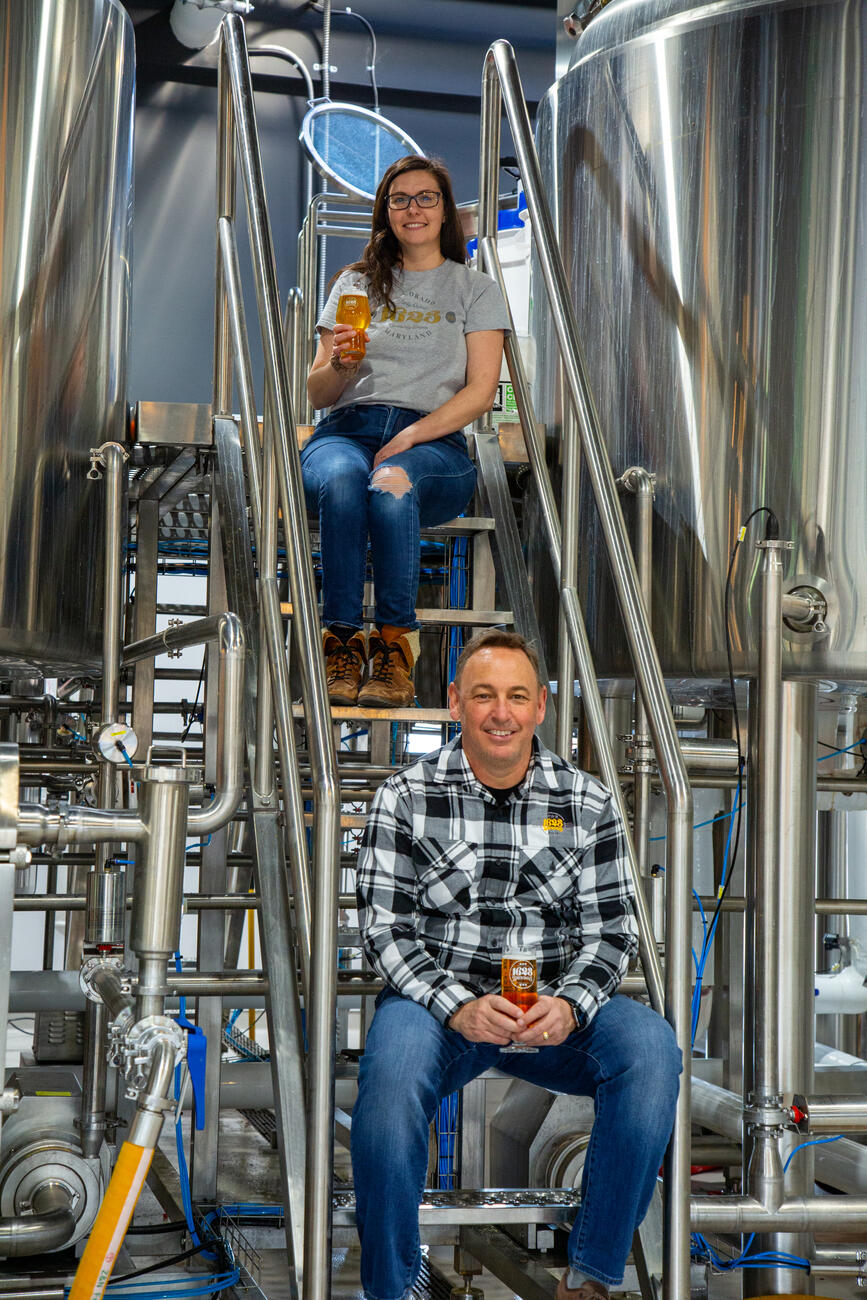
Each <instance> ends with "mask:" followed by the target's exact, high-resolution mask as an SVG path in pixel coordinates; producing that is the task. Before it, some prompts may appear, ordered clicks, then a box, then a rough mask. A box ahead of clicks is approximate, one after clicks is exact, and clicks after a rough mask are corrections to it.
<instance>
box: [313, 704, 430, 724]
mask: <svg viewBox="0 0 867 1300" xmlns="http://www.w3.org/2000/svg"><path fill="white" fill-rule="evenodd" d="M292 714H293V717H296V718H303V717H304V705H303V704H293V705H292ZM331 720H332V722H365V721H366V722H451V720H452V717H451V714H450V713H449V711H448V709H357V708H356V709H351V708H345V707H343V706H342V705H337V704H332V706H331Z"/></svg>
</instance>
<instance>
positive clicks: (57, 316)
mask: <svg viewBox="0 0 867 1300" xmlns="http://www.w3.org/2000/svg"><path fill="white" fill-rule="evenodd" d="M0 57H2V74H0V79H2V85H3V112H2V114H0V159H2V185H0V312H2V321H3V328H2V330H0V482H2V484H3V492H2V494H0V665H3V666H8V665H13V666H16V667H19V668H20V667H22V666H26V667H34V666H35V667H37V668H38V669H39V670H40V671H44V672H67V671H72V670H75V669H82V668H91V667H92V668H96V667H98V665H99V660H100V655H101V646H100V636H99V629H100V624H101V616H102V572H101V568H100V566H99V565H97V564H94V562H93V548H94V544H95V541H96V539H99V538H101V535H102V516H103V502H102V495H103V493H102V485H101V484H99V483H94V482H90V481H88V479H87V472H88V469H89V465H90V461H89V456H88V452H89V449H90V448H91V447H98V446H99V445H100V444H101V443H103V442H106V441H107V440H109V439H122V438H123V437H124V432H125V422H126V417H125V398H126V392H125V388H126V341H127V307H128V300H129V220H130V198H131V186H132V108H133V76H134V55H133V36H132V23H131V22H130V19H129V17H128V15H127V14H126V13H125V11H124V9H123V8H122V6H121V5H120V4H119V3H117V0H0Z"/></svg>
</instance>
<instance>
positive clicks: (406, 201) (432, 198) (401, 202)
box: [386, 190, 442, 210]
mask: <svg viewBox="0 0 867 1300" xmlns="http://www.w3.org/2000/svg"><path fill="white" fill-rule="evenodd" d="M441 198H442V194H441V192H440V191H439V190H422V191H421V193H420V194H389V196H388V198H387V199H386V202H387V203H388V206H389V207H390V208H397V209H398V210H402V209H403V208H408V207H409V205H410V204H411V203H416V204H417V205H418V206H419V207H420V208H435V207H436V205H437V204H438V203H439V201H440V199H441Z"/></svg>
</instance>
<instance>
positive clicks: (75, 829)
mask: <svg viewBox="0 0 867 1300" xmlns="http://www.w3.org/2000/svg"><path fill="white" fill-rule="evenodd" d="M146 834H147V831H146V829H145V826H144V823H143V822H142V820H141V818H140V817H139V815H138V813H133V812H126V811H124V810H123V809H118V810H117V811H116V812H109V811H106V810H105V809H102V808H85V807H84V806H83V805H80V804H75V805H73V806H72V807H69V806H67V807H66V808H63V809H61V810H60V811H58V812H54V811H53V810H52V809H50V808H46V807H44V806H43V805H42V804H38V803H20V804H19V805H18V843H19V844H59V845H61V846H64V845H67V844H83V843H88V842H96V843H100V842H102V841H105V840H113V841H116V842H119V843H125V844H129V843H139V842H140V841H141V840H143V839H144V838H145V836H146Z"/></svg>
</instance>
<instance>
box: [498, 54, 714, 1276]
mask: <svg viewBox="0 0 867 1300" xmlns="http://www.w3.org/2000/svg"><path fill="white" fill-rule="evenodd" d="M495 78H496V80H497V81H498V83H499V89H500V93H501V95H502V100H503V103H504V106H505V109H506V114H507V117H508V120H509V125H510V127H511V131H512V138H513V141H514V145H515V153H516V156H517V159H518V167H519V170H520V172H521V178H522V180H523V183H524V193H525V195H526V198H527V207H528V209H529V212H530V218H531V220H532V222H533V230H534V233H535V236H536V241H537V250H538V254H539V261H540V265H541V269H542V274H543V278H544V281H545V287H546V290H547V293H548V300H549V305H550V308H551V314H552V317H553V322H554V326H555V330H556V335H557V341H558V345H559V349H560V355H561V359H562V363H563V372H564V380H565V383H566V386H567V390H568V393H569V396H570V399H571V401H572V403H573V406H574V408H575V413H576V416H577V418H578V426H579V431H580V434H581V444H582V451H583V463H584V465H585V467H586V469H587V473H588V475H589V478H590V483H591V486H592V488H593V493H594V497H595V499H596V506H597V509H598V511H599V517H600V521H601V524H602V532H603V536H604V538H605V544H606V550H607V553H608V558H609V562H610V565H611V572H612V577H613V579H614V585H615V590H616V592H617V598H618V603H619V605H620V610H621V614H622V617H623V621H624V627H625V631H626V636H627V639H628V642H629V648H630V652H631V654H632V659H633V663H634V666H635V675H636V679H637V682H638V685H639V688H640V690H641V693H642V695H643V697H644V701H645V706H646V708H647V712H648V720H649V723H650V729H651V734H652V736H653V741H654V745H655V748H656V754H657V761H658V764H659V770H660V775H661V777H662V781H663V785H664V787H665V791H666V796H667V800H668V836H667V849H668V854H667V877H668V879H667V886H668V888H667V896H666V913H667V926H666V932H667V935H668V939H669V942H668V949H667V954H666V965H665V1001H666V1017H667V1019H668V1020H669V1022H670V1024H671V1025H672V1027H673V1029H674V1031H675V1034H676V1035H677V1041H678V1045H679V1046H680V1048H681V1050H682V1052H683V1054H684V1059H685V1060H688V1059H689V1055H690V985H691V979H690V967H689V947H690V935H691V925H692V906H691V889H692V818H693V811H692V791H691V789H690V785H689V780H688V777H687V773H686V767H685V764H684V761H683V755H682V754H681V752H680V746H679V744H678V740H677V733H676V730H675V727H674V721H673V719H672V716H671V709H670V707H669V703H668V697H667V694H666V690H665V682H664V679H663V676H662V669H661V667H660V664H659V659H658V656H657V653H656V647H655V645H654V643H653V637H652V634H651V631H650V624H649V620H648V618H647V614H646V611H645V609H644V605H643V601H642V597H641V589H640V586H639V582H638V575H637V573H636V571H635V563H634V561H633V558H632V553H631V550H630V546H629V539H628V535H627V533H626V526H625V523H624V520H623V514H622V512H621V509H620V503H619V501H618V497H617V487H616V483H615V479H614V474H613V471H612V469H611V464H610V460H609V458H608V455H607V451H606V449H605V444H604V441H603V439H602V437H601V433H600V429H599V419H598V416H597V413H596V409H595V406H594V403H593V397H592V393H591V390H590V384H589V380H588V376H587V368H586V364H585V361H584V357H583V353H582V349H581V342H580V338H579V335H578V326H577V322H576V320H575V315H574V311H573V308H572V303H571V298H570V293H569V286H568V281H567V279H566V273H565V269H564V267H563V263H562V259H561V258H560V255H559V249H558V246H557V239H556V232H555V229H554V224H553V221H552V219H551V213H550V209H549V207H548V202H547V198H546V195H545V189H544V184H543V181H542V173H541V168H540V166H539V159H538V155H537V153H536V149H535V145H534V143H533V135H532V130H531V127H530V120H529V116H528V114H527V105H526V100H525V98H524V93H523V89H522V87H521V81H520V77H519V75H518V69H517V62H516V60H515V52H514V50H513V49H512V47H511V45H510V44H509V42H508V41H504V40H499V41H495V42H494V44H493V45H492V46H491V47H490V49H489V50H488V53H487V56H486V58H485V66H484V72H483V77H482V103H483V107H484V106H485V105H486V104H489V103H490V100H489V98H488V92H487V90H486V86H487V84H488V83H493V82H494V80H495ZM482 129H483V132H484V131H485V130H486V124H485V123H483V128H482ZM487 129H488V130H489V129H490V128H489V127H488V128H487ZM689 1086H690V1076H689V1071H688V1070H685V1071H684V1072H683V1074H682V1076H681V1084H680V1095H679V1098H678V1106H677V1114H676V1116H675V1122H674V1131H673V1134H672V1140H671V1144H670V1146H669V1151H668V1156H667V1160H666V1180H665V1190H666V1205H665V1238H666V1246H665V1277H664V1294H665V1296H666V1297H667V1298H668V1300H681V1298H682V1297H683V1296H684V1295H688V1294H689V1246H690V1238H689V1190H690V1153H689V1142H690V1112H689Z"/></svg>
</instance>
